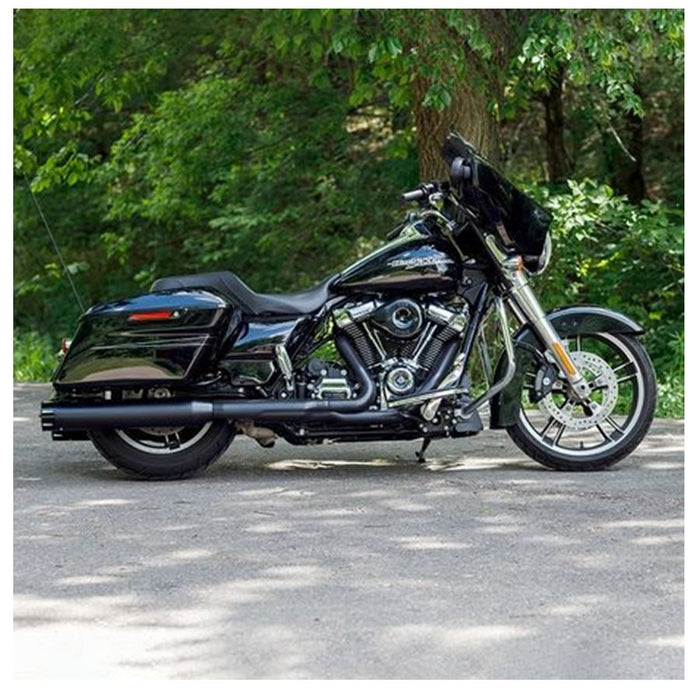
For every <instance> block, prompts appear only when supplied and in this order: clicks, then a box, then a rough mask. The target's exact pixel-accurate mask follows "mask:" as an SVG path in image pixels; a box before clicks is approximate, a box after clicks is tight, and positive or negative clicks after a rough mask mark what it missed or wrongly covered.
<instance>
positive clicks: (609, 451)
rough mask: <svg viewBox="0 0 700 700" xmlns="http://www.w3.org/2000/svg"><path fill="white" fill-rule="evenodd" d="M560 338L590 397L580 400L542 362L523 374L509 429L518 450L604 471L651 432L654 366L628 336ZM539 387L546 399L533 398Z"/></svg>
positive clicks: (566, 466)
mask: <svg viewBox="0 0 700 700" xmlns="http://www.w3.org/2000/svg"><path fill="white" fill-rule="evenodd" d="M562 340H563V341H564V342H565V343H566V344H567V345H568V350H569V354H570V355H571V358H572V360H573V362H574V364H575V365H576V366H577V368H578V369H579V372H581V374H583V376H584V377H585V379H586V380H587V381H588V383H589V386H590V387H591V389H592V391H591V394H590V396H589V397H588V399H586V400H585V401H582V400H580V399H578V398H577V397H576V396H575V395H574V394H573V392H571V391H570V390H569V388H568V385H567V383H566V381H565V380H564V379H563V377H562V376H561V375H560V376H557V373H556V372H555V371H553V370H552V367H551V365H546V364H543V365H541V366H540V367H538V368H536V369H534V370H533V371H532V372H531V373H530V374H529V375H527V376H526V381H525V383H524V387H523V397H522V405H521V410H520V413H519V415H518V419H517V421H516V423H515V424H513V425H511V426H509V427H508V433H509V435H510V436H511V438H512V439H513V441H514V442H515V444H516V445H518V447H520V449H521V450H523V452H525V453H526V454H527V455H529V456H530V457H532V458H533V459H535V460H536V461H538V462H540V463H541V464H544V465H546V466H548V467H552V468H553V469H557V470H561V471H596V470H600V469H605V468H606V467H609V466H611V465H612V464H614V463H615V462H618V461H619V460H621V459H623V458H624V457H626V456H627V455H628V454H630V452H632V450H634V449H635V447H637V445H638V444H639V443H640V442H641V441H642V439H643V438H644V436H645V435H646V433H647V431H648V430H649V426H650V424H651V421H652V418H653V417H654V408H655V405H656V379H655V376H654V368H653V366H652V364H651V360H650V359H649V356H648V354H647V352H646V350H645V349H644V347H643V346H642V345H641V344H640V343H639V342H638V341H637V340H636V339H635V338H634V337H632V336H628V335H614V334H610V333H596V334H591V335H576V336H572V337H569V338H563V339H562ZM542 387H546V391H545V392H542V393H544V396H542V395H541V394H539V395H536V396H535V398H533V391H534V390H536V389H537V390H538V391H540V392H541V391H542ZM550 388H551V390H550Z"/></svg>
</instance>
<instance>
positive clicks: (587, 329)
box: [490, 306, 644, 429]
mask: <svg viewBox="0 0 700 700" xmlns="http://www.w3.org/2000/svg"><path fill="white" fill-rule="evenodd" d="M547 318H548V319H549V322H550V323H551V324H552V326H553V327H554V330H555V331H556V332H557V333H559V335H560V336H562V337H563V338H564V337H570V336H575V335H590V334H592V333H621V334H627V335H641V334H642V333H644V329H643V328H642V327H641V326H640V325H639V324H638V323H636V322H635V321H633V320H632V319H631V318H628V317H627V316H625V315H624V314H621V313H618V312H617V311H610V309H604V308H601V307H597V306H569V307H565V308H561V309H555V310H554V311H550V312H549V313H548V314H547ZM513 347H514V349H515V376H514V377H513V379H512V380H511V382H510V383H509V384H508V385H507V386H506V387H505V388H504V389H502V390H501V391H500V392H499V393H498V394H496V396H494V397H493V398H492V399H491V421H490V427H491V428H492V429H496V428H505V427H506V426H508V425H512V424H513V423H515V421H516V419H517V417H518V412H519V411H520V400H521V395H522V389H523V380H524V377H525V374H526V372H527V371H528V369H534V368H535V367H537V364H538V362H539V361H540V358H541V356H542V352H543V351H544V346H543V344H542V341H541V340H540V339H539V338H538V337H537V335H536V334H535V332H534V330H533V329H532V327H531V326H530V325H529V324H525V325H524V326H521V327H520V328H519V329H518V331H517V332H516V333H515V335H514V336H513ZM506 365H507V363H506V360H505V356H501V359H500V360H499V362H498V365H497V367H496V374H495V376H494V380H493V383H494V384H495V383H496V382H498V381H499V380H500V379H501V378H502V377H503V376H504V374H505V371H506Z"/></svg>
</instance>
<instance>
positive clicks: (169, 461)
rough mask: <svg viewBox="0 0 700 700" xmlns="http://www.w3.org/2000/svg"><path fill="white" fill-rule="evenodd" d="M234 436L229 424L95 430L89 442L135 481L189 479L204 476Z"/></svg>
mask: <svg viewBox="0 0 700 700" xmlns="http://www.w3.org/2000/svg"><path fill="white" fill-rule="evenodd" d="M234 436H235V429H234V427H233V426H232V425H231V424H230V423H228V422H227V421H215V422H212V423H206V424H205V425H198V426H188V427H181V428H125V429H119V430H116V429H108V430H94V431H92V432H90V439H91V440H92V443H93V445H95V447H96V448H97V450H98V451H99V452H100V454H101V455H102V456H103V457H104V458H105V459H107V460H108V461H109V462H111V463H112V464H113V465H114V466H115V467H117V469H120V470H121V471H123V472H124V473H126V474H128V475H129V476H130V477H132V478H136V479H153V480H156V479H158V480H172V479H189V478H191V477H193V476H197V475H198V474H201V473H202V472H203V471H204V470H205V469H206V468H207V467H208V466H209V465H210V464H212V463H213V462H214V461H216V460H217V459H218V458H219V457H220V456H221V455H222V454H223V453H224V452H225V451H226V449H227V448H228V446H229V445H230V444H231V441H232V440H233V438H234Z"/></svg>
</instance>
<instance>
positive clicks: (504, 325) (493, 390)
mask: <svg viewBox="0 0 700 700" xmlns="http://www.w3.org/2000/svg"><path fill="white" fill-rule="evenodd" d="M494 305H495V307H496V313H497V315H498V321H499V325H500V327H501V333H502V334H503V342H504V345H505V353H506V361H507V363H508V366H507V368H506V372H505V374H504V376H503V378H502V379H501V380H500V381H499V382H497V383H496V384H494V385H493V386H492V387H490V388H489V389H487V390H486V391H485V392H484V393H483V394H482V395H481V396H479V398H477V399H475V400H474V401H472V402H471V403H470V404H469V405H468V406H467V407H466V408H465V409H464V410H463V413H464V415H465V416H466V415H468V414H469V413H472V412H473V411H475V410H476V409H477V408H479V407H480V406H481V405H482V404H484V403H485V402H486V401H488V400H489V399H490V398H491V397H492V396H494V395H495V394H497V393H498V392H499V391H501V389H503V388H504V387H505V386H507V385H508V384H509V383H510V381H511V379H513V377H514V376H515V351H514V350H513V341H512V339H511V337H510V328H508V318H507V316H506V312H505V307H504V305H503V301H502V299H501V298H500V297H496V298H495V299H494ZM457 359H458V360H459V358H457ZM455 365H457V362H455ZM453 371H454V366H453ZM450 374H452V372H451V373H450ZM457 379H459V375H458V376H457ZM468 392H469V387H460V386H458V387H453V388H451V389H437V390H436V391H429V392H427V393H425V394H418V395H415V396H407V397H406V398H405V399H396V400H394V401H389V408H397V407H399V406H410V405H413V404H416V403H423V402H424V401H431V402H432V400H433V399H444V398H447V397H449V396H458V395H459V394H466V393H468ZM426 408H427V407H426ZM433 415H434V414H433Z"/></svg>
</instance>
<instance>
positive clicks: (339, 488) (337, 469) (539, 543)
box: [14, 385, 683, 679]
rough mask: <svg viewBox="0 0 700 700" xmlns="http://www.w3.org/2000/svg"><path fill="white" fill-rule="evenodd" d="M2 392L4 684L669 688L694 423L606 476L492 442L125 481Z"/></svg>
mask: <svg viewBox="0 0 700 700" xmlns="http://www.w3.org/2000/svg"><path fill="white" fill-rule="evenodd" d="M48 393H49V389H48V387H46V386H45V385H44V386H41V385H34V386H31V385H20V386H16V387H15V418H14V420H15V423H14V428H15V494H14V498H15V501H14V507H15V529H14V535H15V550H14V556H15V558H14V566H15V589H14V590H15V677H16V678H50V679H54V678H108V677H115V678H168V679H180V678H182V679H193V678H196V679H203V678H207V679H241V678H256V679H257V678H284V679H297V678H347V679H357V678H371V679H385V678H426V679H443V678H455V679H472V678H475V679H478V678H487V679H488V678H494V679H495V678H499V679H512V678H516V679H521V678H562V679H583V678H603V679H609V678H627V679H629V678H662V679H671V678H682V677H683V423H682V422H679V421H659V422H658V423H656V424H655V425H654V427H653V429H652V432H651V434H650V436H649V437H648V438H647V440H646V442H645V443H644V444H643V447H642V448H641V449H639V450H638V451H637V453H635V454H634V455H633V456H632V457H630V458H629V459H627V460H626V461H625V462H623V463H622V464H621V465H620V466H619V467H618V468H617V469H616V470H615V471H611V472H604V473H595V474H565V473H555V472H550V471H547V470H545V469H542V468H540V467H538V466H536V465H535V464H534V463H532V462H530V461H528V460H527V459H525V458H524V457H523V456H522V455H521V454H520V453H518V451H517V450H516V449H515V448H514V447H513V446H511V445H510V443H509V442H508V440H507V437H506V436H505V435H504V434H502V433H497V432H493V433H488V432H487V433H483V434H482V435H480V436H478V437H476V438H472V439H467V440H463V441H456V440H449V441H443V442H442V443H434V444H433V445H432V446H431V449H430V451H429V453H428V457H429V459H428V462H427V464H426V465H424V466H420V465H418V464H416V462H415V460H414V458H413V453H414V451H415V449H416V444H415V443H384V444H361V445H352V444H350V445H330V446H323V447H315V448H300V447H291V446H287V445H284V444H281V445H279V446H278V447H276V448H274V449H273V450H263V449H261V448H259V447H258V446H257V445H256V444H255V443H253V442H252V441H251V440H249V439H247V438H241V439H237V440H236V441H235V442H234V444H233V445H232V447H231V448H230V449H229V451H228V452H227V453H226V455H225V456H224V457H223V458H222V459H221V461H220V462H219V463H218V464H217V465H216V466H214V467H212V468H211V469H210V470H209V471H208V472H207V473H206V474H205V476H204V477H202V478H200V479H197V480H193V481H189V482H175V483H141V482H135V481H129V480H126V479H124V478H122V477H121V476H120V474H119V472H117V471H116V470H115V469H113V468H111V467H110V466H109V465H107V464H106V463H105V462H104V461H103V460H102V458H101V457H100V456H99V455H98V454H97V452H96V451H95V450H94V448H92V446H91V445H90V444H89V443H53V442H52V441H51V439H50V436H49V435H48V434H42V433H41V431H40V429H39V424H38V420H37V418H36V416H37V412H38V404H39V402H40V401H41V400H42V398H45V397H47V396H48Z"/></svg>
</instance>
